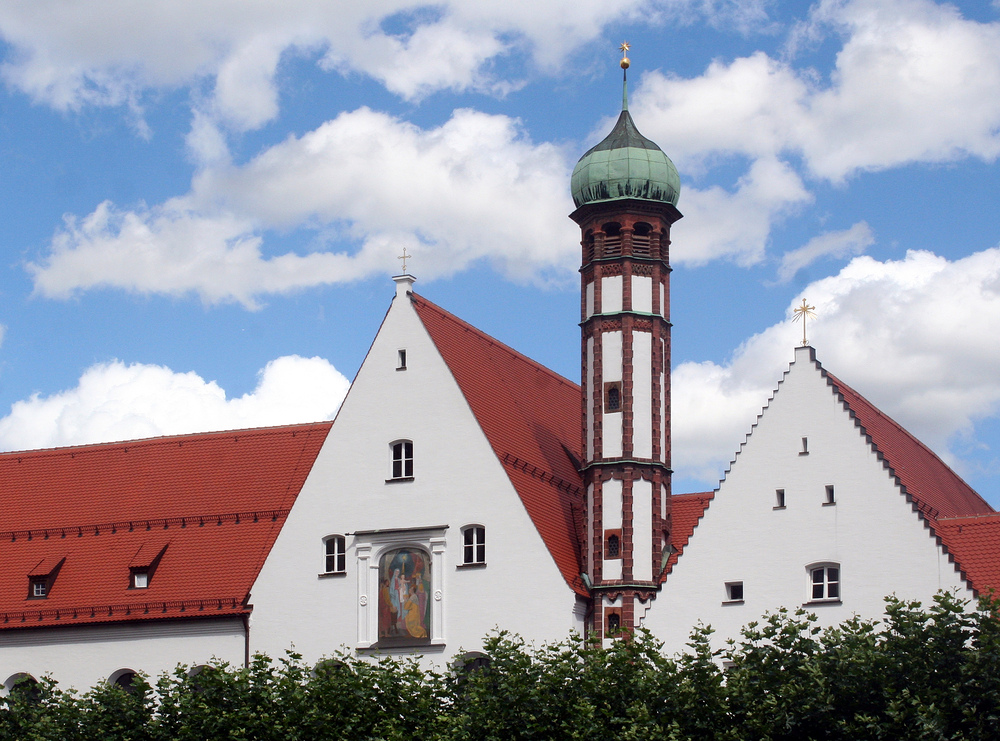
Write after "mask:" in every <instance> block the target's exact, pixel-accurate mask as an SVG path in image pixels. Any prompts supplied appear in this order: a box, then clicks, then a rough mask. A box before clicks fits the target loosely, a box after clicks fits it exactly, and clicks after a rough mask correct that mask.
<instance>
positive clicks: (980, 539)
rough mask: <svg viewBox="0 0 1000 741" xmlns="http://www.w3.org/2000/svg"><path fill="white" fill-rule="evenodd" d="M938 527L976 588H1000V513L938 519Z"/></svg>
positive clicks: (952, 553)
mask: <svg viewBox="0 0 1000 741" xmlns="http://www.w3.org/2000/svg"><path fill="white" fill-rule="evenodd" d="M936 530H937V534H938V535H939V536H940V537H941V540H943V541H944V543H945V545H946V546H947V547H948V551H949V553H951V555H952V556H953V557H954V559H955V560H956V561H957V562H958V564H959V566H960V568H961V569H962V574H963V575H964V576H965V578H966V580H967V581H968V582H969V584H970V585H971V586H972V588H973V589H974V590H976V592H980V593H984V592H988V591H990V590H991V589H995V590H1000V513H997V514H990V515H977V516H972V517H955V518H948V519H942V520H938V522H937V525H936Z"/></svg>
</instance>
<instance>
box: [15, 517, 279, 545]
mask: <svg viewBox="0 0 1000 741" xmlns="http://www.w3.org/2000/svg"><path fill="white" fill-rule="evenodd" d="M289 511H290V510H288V509H274V510H270V509H269V510H247V511H242V512H221V513H220V512H216V513H213V514H193V515H187V516H182V515H181V516H174V517H161V518H148V519H147V518H139V519H137V520H119V521H117V522H88V523H82V524H67V525H52V526H49V527H44V528H42V527H39V528H22V529H20V530H0V540H9V541H11V542H13V541H16V540H17V539H18V538H23V539H25V540H32V539H34V538H43V539H54V537H55V536H56V535H58V537H59V538H69V537H79V536H80V535H90V534H94V535H100V534H102V532H103V534H111V535H114V534H116V533H117V532H118V531H119V530H120V531H122V532H132V531H134V530H136V529H141V528H142V527H143V526H144V527H145V528H146V530H152V529H153V528H154V527H155V528H162V529H163V530H166V529H168V528H169V527H170V526H175V527H188V526H191V527H202V526H204V525H205V524H215V525H221V524H222V523H223V522H232V523H234V524H236V525H239V524H240V523H241V522H243V521H244V520H249V521H252V522H257V521H258V520H260V519H267V518H270V521H271V522H276V521H278V520H281V519H283V518H285V517H287V516H288V513H289ZM73 530H76V531H77V532H76V533H73V532H71V531H73ZM50 533H51V534H52V535H51V536H50ZM67 533H69V534H67Z"/></svg>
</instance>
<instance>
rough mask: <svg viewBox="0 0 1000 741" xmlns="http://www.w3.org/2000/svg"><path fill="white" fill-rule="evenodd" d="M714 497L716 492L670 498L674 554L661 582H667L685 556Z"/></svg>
mask: <svg viewBox="0 0 1000 741" xmlns="http://www.w3.org/2000/svg"><path fill="white" fill-rule="evenodd" d="M714 497H715V492H713V491H706V492H701V493H698V494H675V495H674V496H672V497H670V520H671V531H670V545H671V546H673V552H672V553H671V554H670V558H669V559H667V564H666V567H665V568H664V569H663V573H662V574H661V575H660V581H661V582H663V581H666V579H667V575H668V574H670V572H671V571H673V570H674V564H676V563H677V559H679V558H680V557H681V556H682V555H683V553H684V546H686V545H687V544H688V541H690V540H691V536H692V535H693V534H694V529H695V528H696V527H697V526H698V522H699V521H700V520H701V518H702V516H703V515H704V514H705V510H707V509H708V505H710V504H711V503H712V499H713V498H714Z"/></svg>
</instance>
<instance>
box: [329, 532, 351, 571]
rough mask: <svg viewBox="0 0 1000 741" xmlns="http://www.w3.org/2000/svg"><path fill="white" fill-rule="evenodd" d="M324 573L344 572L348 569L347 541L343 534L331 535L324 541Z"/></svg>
mask: <svg viewBox="0 0 1000 741" xmlns="http://www.w3.org/2000/svg"><path fill="white" fill-rule="evenodd" d="M323 543H324V551H325V559H324V571H323V573H324V574H343V573H345V572H346V571H347V541H346V539H345V538H344V536H343V535H331V536H329V537H328V538H325V539H324V541H323Z"/></svg>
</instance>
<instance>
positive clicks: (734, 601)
mask: <svg viewBox="0 0 1000 741" xmlns="http://www.w3.org/2000/svg"><path fill="white" fill-rule="evenodd" d="M722 604H723V605H742V604H743V600H741V599H726V600H722Z"/></svg>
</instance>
